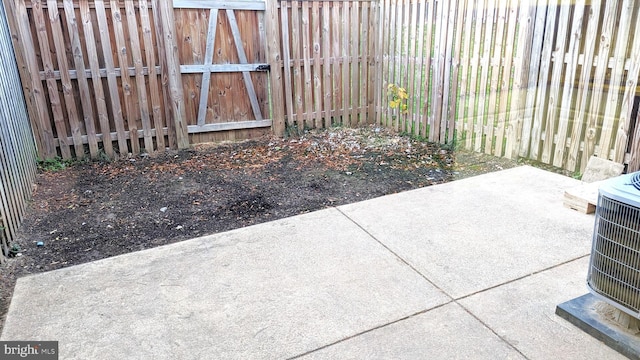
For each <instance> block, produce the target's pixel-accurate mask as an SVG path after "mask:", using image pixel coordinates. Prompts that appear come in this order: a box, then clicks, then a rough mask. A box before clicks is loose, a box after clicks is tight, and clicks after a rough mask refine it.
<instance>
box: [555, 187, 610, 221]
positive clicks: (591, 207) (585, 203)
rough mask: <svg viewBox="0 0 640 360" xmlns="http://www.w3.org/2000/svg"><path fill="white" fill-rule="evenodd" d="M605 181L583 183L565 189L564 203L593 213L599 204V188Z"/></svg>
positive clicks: (574, 208) (585, 212) (584, 211)
mask: <svg viewBox="0 0 640 360" xmlns="http://www.w3.org/2000/svg"><path fill="white" fill-rule="evenodd" d="M603 182H604V181H598V182H593V183H583V184H581V185H578V186H576V187H572V188H569V189H567V190H565V192H564V198H563V200H562V204H563V205H564V206H565V207H567V208H569V209H573V210H576V211H578V212H581V213H583V214H593V213H594V212H595V211H596V205H597V204H598V189H599V188H600V185H602V183H603Z"/></svg>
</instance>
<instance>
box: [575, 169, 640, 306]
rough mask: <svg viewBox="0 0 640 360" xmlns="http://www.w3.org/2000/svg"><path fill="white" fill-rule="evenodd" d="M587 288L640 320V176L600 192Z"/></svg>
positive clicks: (631, 176) (623, 178) (605, 186)
mask: <svg viewBox="0 0 640 360" xmlns="http://www.w3.org/2000/svg"><path fill="white" fill-rule="evenodd" d="M587 285H588V287H589V290H590V291H591V293H593V294H594V295H596V296H597V297H599V298H600V299H602V300H604V301H606V302H608V303H609V304H611V305H613V306H614V307H616V308H618V309H620V310H622V311H624V312H625V313H627V314H629V315H631V316H633V317H635V318H640V172H636V173H633V174H627V175H623V176H620V177H616V178H614V179H611V180H609V181H607V182H605V183H604V184H603V185H602V186H600V189H599V190H598V205H597V207H596V215H595V225H594V230H593V244H592V248H591V260H590V263H589V274H588V278H587Z"/></svg>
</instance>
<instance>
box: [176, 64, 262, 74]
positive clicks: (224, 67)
mask: <svg viewBox="0 0 640 360" xmlns="http://www.w3.org/2000/svg"><path fill="white" fill-rule="evenodd" d="M264 66H269V65H268V64H264V63H262V64H212V65H180V73H182V74H197V73H204V72H212V73H229V72H242V71H264V70H260V69H261V68H263V67H264Z"/></svg>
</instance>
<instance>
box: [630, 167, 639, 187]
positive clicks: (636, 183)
mask: <svg viewBox="0 0 640 360" xmlns="http://www.w3.org/2000/svg"><path fill="white" fill-rule="evenodd" d="M631 185H633V187H634V188H636V189H637V190H640V171H636V172H634V173H633V174H632V175H631Z"/></svg>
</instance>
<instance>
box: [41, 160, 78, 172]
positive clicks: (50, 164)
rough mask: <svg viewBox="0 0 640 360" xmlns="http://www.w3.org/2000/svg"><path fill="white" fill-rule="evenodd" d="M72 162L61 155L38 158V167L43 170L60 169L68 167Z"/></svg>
mask: <svg viewBox="0 0 640 360" xmlns="http://www.w3.org/2000/svg"><path fill="white" fill-rule="evenodd" d="M70 164H71V162H70V161H69V160H63V159H61V158H60V157H54V158H51V159H44V160H38V168H40V170H42V171H60V170H64V169H65V168H67V166H69V165H70Z"/></svg>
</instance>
